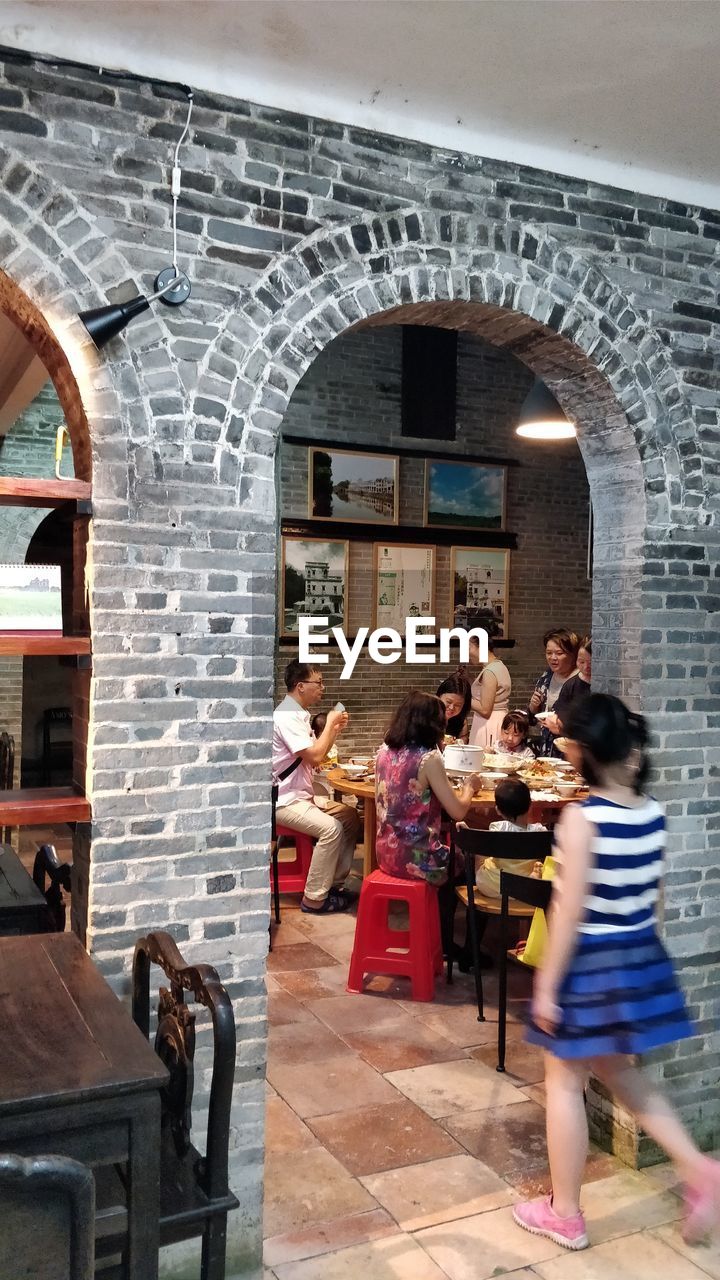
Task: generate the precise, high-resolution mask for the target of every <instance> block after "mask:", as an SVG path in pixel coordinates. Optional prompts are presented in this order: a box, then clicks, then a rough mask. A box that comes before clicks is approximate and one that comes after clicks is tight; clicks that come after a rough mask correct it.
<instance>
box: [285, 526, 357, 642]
mask: <svg viewBox="0 0 720 1280" xmlns="http://www.w3.org/2000/svg"><path fill="white" fill-rule="evenodd" d="M347 566H348V543H347V542H329V541H328V542H326V541H325V539H324V538H283V540H282V566H281V571H280V591H281V600H280V618H281V627H280V630H281V632H282V634H283V635H286V636H293V635H297V634H298V632H299V627H298V617H301V616H303V617H319V618H327V619H328V626H330V627H342V628H343V629H345V624H346V618H347V578H348V571H347Z"/></svg>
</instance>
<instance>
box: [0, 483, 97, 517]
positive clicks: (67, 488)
mask: <svg viewBox="0 0 720 1280" xmlns="http://www.w3.org/2000/svg"><path fill="white" fill-rule="evenodd" d="M90 495H91V486H90V483H89V481H87V480H56V479H55V478H54V477H53V478H52V479H44V478H37V477H31V476H0V506H2V507H61V506H62V505H63V503H65V502H77V503H80V504H87V510H85V509H83V511H82V514H84V515H89V514H90Z"/></svg>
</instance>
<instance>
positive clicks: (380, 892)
mask: <svg viewBox="0 0 720 1280" xmlns="http://www.w3.org/2000/svg"><path fill="white" fill-rule="evenodd" d="M393 902H407V904H408V910H409V912H410V920H409V925H410V927H409V929H391V928H390V927H389V924H388V913H389V910H390V904H391V903H393ZM442 968H443V957H442V942H441V940H440V911H439V908H438V895H437V889H434V888H433V887H432V885H429V884H428V883H427V881H426V880H401V879H399V878H398V877H397V876H388V875H386V874H385V872H384V871H373V872H372V874H371V875H369V876H366V877H365V879H364V880H363V885H362V890H361V892H360V902H359V905H358V915H357V925H356V928H355V942H354V945H353V953H352V958H351V960H350V972H349V974H348V981H347V990H348V991H354V992H355V993H357V994H360V993H361V992H362V989H363V976H364V975H365V974H366V973H397V974H401V975H402V976H404V977H408V978H410V981H411V984H412V998H413V1000H432V998H433V996H434V994H435V974H437V973H442Z"/></svg>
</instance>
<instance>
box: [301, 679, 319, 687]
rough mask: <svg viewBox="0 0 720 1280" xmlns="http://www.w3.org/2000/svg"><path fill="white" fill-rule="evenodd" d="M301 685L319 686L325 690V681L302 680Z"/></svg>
mask: <svg viewBox="0 0 720 1280" xmlns="http://www.w3.org/2000/svg"><path fill="white" fill-rule="evenodd" d="M300 683H301V684H318V685H319V686H320V688H321V689H324V688H325V681H324V680H301V681H300Z"/></svg>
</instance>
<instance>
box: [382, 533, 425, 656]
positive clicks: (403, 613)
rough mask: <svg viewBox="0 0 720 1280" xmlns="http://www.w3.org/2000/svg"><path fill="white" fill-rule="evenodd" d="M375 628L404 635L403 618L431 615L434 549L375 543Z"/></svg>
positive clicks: (405, 544)
mask: <svg viewBox="0 0 720 1280" xmlns="http://www.w3.org/2000/svg"><path fill="white" fill-rule="evenodd" d="M374 552H375V587H374V601H375V619H374V624H373V625H374V626H375V627H393V628H394V630H395V631H399V632H400V634H401V635H404V634H405V620H406V618H427V617H432V616H433V615H434V612H435V548H434V547H427V546H417V545H415V544H410V543H403V544H401V543H398V542H394V543H390V544H389V545H388V544H387V543H382V542H376V543H375V547H374Z"/></svg>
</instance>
